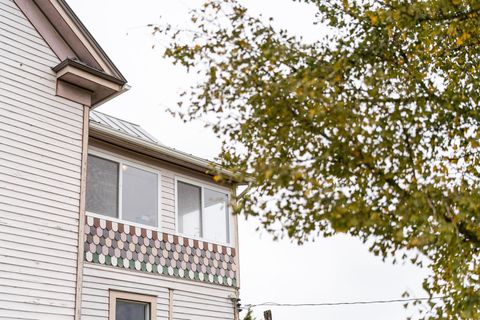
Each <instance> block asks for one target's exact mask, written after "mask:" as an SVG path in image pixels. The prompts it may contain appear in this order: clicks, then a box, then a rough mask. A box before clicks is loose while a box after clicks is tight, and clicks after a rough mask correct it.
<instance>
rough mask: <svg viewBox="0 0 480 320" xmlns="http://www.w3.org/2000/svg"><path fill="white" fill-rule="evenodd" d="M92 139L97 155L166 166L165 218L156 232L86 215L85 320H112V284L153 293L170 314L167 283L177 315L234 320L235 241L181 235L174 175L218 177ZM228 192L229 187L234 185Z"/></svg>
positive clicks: (160, 314) (163, 313)
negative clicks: (218, 241)
mask: <svg viewBox="0 0 480 320" xmlns="http://www.w3.org/2000/svg"><path fill="white" fill-rule="evenodd" d="M89 145H90V146H89V150H91V151H92V152H96V154H97V155H104V156H108V157H113V158H116V159H119V160H123V161H128V163H133V164H137V165H140V166H147V167H149V168H150V169H155V170H158V171H159V172H160V174H161V205H160V208H161V220H160V228H159V230H154V229H148V228H144V227H136V226H133V225H130V226H129V225H128V223H121V222H117V221H112V220H110V221H109V220H108V219H109V218H108V217H103V218H102V217H100V218H98V217H97V216H96V215H95V216H92V215H89V214H88V213H87V219H86V221H85V235H86V242H85V265H84V283H83V296H82V314H83V319H87V320H106V319H108V297H109V290H120V291H126V292H131V293H139V294H148V295H155V296H157V318H158V319H169V318H168V312H169V300H168V299H169V298H168V290H169V289H173V301H172V303H173V305H172V317H173V319H175V320H186V319H192V320H196V319H202V320H203V319H218V320H220V319H230V320H232V319H234V307H233V303H232V301H231V300H230V299H231V297H234V296H236V294H237V289H236V288H237V286H238V282H237V281H238V260H237V253H236V248H234V247H235V244H232V245H231V246H222V245H216V244H212V243H207V242H204V241H199V240H193V239H187V238H184V237H181V236H178V235H176V228H175V177H179V176H181V177H184V178H187V179H194V180H196V181H199V182H202V183H212V182H211V178H208V177H206V176H205V175H201V174H197V173H194V172H190V171H188V170H186V169H185V168H180V167H176V166H173V165H170V164H167V163H164V162H162V161H159V160H156V159H153V158H151V157H148V156H142V155H139V154H137V153H134V152H130V151H128V150H125V149H123V148H119V147H116V146H113V145H110V144H108V143H105V142H100V141H97V140H95V139H90V142H89ZM224 190H225V191H226V192H229V188H228V187H225V189H224ZM232 228H233V229H234V230H235V232H236V228H235V227H234V226H232ZM129 235H130V236H129ZM107 238H109V239H110V240H107ZM232 238H235V237H234V236H233V235H232ZM132 243H133V244H135V245H134V246H132ZM135 247H138V248H137V249H136V250H135V249H134V248H135ZM129 248H130V249H129ZM139 248H140V250H138V249H139ZM132 249H133V251H132ZM128 251H130V252H128ZM136 251H137V253H135V252H136ZM142 252H143V254H142ZM132 255H133V257H132Z"/></svg>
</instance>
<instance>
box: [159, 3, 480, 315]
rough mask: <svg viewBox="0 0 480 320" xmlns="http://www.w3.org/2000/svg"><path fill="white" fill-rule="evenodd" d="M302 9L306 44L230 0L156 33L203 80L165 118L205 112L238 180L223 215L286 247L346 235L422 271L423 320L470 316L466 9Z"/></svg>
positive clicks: (475, 53)
mask: <svg viewBox="0 0 480 320" xmlns="http://www.w3.org/2000/svg"><path fill="white" fill-rule="evenodd" d="M301 2H304V3H305V5H311V6H313V7H314V8H315V10H316V11H317V15H316V18H317V20H316V21H312V22H313V23H317V24H318V26H319V34H322V32H323V34H324V36H322V37H321V38H319V39H318V41H314V42H307V41H304V40H302V39H301V38H298V37H293V36H290V35H289V33H288V31H286V30H277V29H275V28H274V27H273V26H272V22H271V21H266V20H265V19H263V18H261V17H253V16H250V15H249V14H248V13H247V10H246V9H245V8H244V7H243V6H242V5H241V4H240V3H238V2H237V1H235V0H212V1H207V2H206V3H205V5H204V6H203V7H202V8H201V9H199V10H194V11H192V13H191V14H192V16H191V18H192V24H193V28H192V29H191V30H183V31H182V30H176V29H174V28H171V26H167V27H165V26H163V27H161V26H154V31H155V32H157V33H159V34H162V35H167V36H168V38H169V46H168V47H167V49H166V51H165V56H166V57H168V58H171V59H173V62H174V63H177V64H181V65H183V66H185V67H187V68H188V69H189V70H191V71H196V72H198V73H199V74H200V76H201V77H202V81H201V82H200V83H199V84H198V86H195V87H193V88H191V89H190V90H188V91H187V92H186V93H185V95H183V98H182V101H181V102H180V103H179V104H180V106H181V108H180V111H179V114H180V115H181V116H182V117H184V119H185V120H191V119H197V118H203V119H206V120H207V121H208V122H209V124H210V126H211V127H212V128H213V130H214V131H215V132H216V133H217V134H218V135H219V137H221V138H222V139H223V140H222V141H223V149H222V153H221V155H220V159H221V161H222V164H223V165H224V166H226V167H228V168H230V169H231V170H232V171H233V172H235V173H236V174H237V175H238V177H239V178H247V177H248V181H250V188H249V191H248V192H247V193H246V194H244V195H242V197H241V198H240V199H238V203H237V204H236V205H235V209H236V211H237V212H240V211H242V212H244V213H245V214H248V215H258V216H259V217H260V219H261V221H262V224H263V226H264V227H265V228H266V229H267V230H269V231H272V232H274V233H275V234H276V235H277V236H281V235H287V236H288V237H290V238H292V239H294V240H297V241H298V242H300V243H301V242H303V241H307V240H309V239H312V238H314V237H316V236H331V235H334V234H337V233H347V234H350V235H352V236H355V237H359V238H360V239H362V240H363V241H365V242H367V241H368V243H371V248H370V250H371V251H372V252H373V253H374V254H375V255H380V256H382V257H384V258H386V257H389V256H395V257H397V258H398V255H399V252H400V253H401V254H400V259H411V260H412V262H413V263H416V264H419V265H422V263H427V264H428V266H429V267H430V268H431V270H432V276H431V277H429V278H428V279H425V281H424V287H425V289H426V290H427V292H428V293H429V294H430V295H431V296H434V295H440V296H444V298H443V299H442V300H441V301H440V302H435V301H432V302H431V307H432V308H431V310H429V312H428V314H425V315H424V316H425V318H427V317H430V318H437V319H479V318H480V280H479V277H480V222H479V220H480V188H479V187H480V175H479V169H480V162H479V161H480V158H479V155H480V154H479V152H480V149H479V147H480V142H479V138H480V133H479V131H478V130H479V124H480V112H479V103H480V96H479V93H480V81H479V76H480V74H479V71H480V59H479V55H480V46H479V44H480V16H479V13H480V2H479V1H474V0H424V1H414V0H381V1H373V0H370V1H369V0H304V1H301ZM326 29H327V31H326V32H324V31H325V30H326ZM185 102H188V104H186V103H185ZM182 103H183V105H182ZM221 178H222V177H221V176H218V179H221ZM405 250H406V251H407V252H408V253H405V252H406V251H405ZM411 252H419V253H421V257H420V258H417V257H416V256H415V254H412V253H411ZM394 261H395V260H394Z"/></svg>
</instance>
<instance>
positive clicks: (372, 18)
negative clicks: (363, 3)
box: [368, 14, 378, 26]
mask: <svg viewBox="0 0 480 320" xmlns="http://www.w3.org/2000/svg"><path fill="white" fill-rule="evenodd" d="M368 17H369V18H370V23H371V24H372V25H374V26H376V25H377V24H378V16H376V15H375V14H369V15H368Z"/></svg>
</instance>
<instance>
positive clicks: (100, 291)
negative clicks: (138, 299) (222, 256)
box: [82, 263, 235, 320]
mask: <svg viewBox="0 0 480 320" xmlns="http://www.w3.org/2000/svg"><path fill="white" fill-rule="evenodd" d="M168 289H173V310H172V311H173V319H174V320H197V319H198V320H200V319H202V320H209V319H211V320H227V319H228V320H232V319H233V304H232V302H231V301H230V298H229V297H230V296H231V295H233V294H234V293H235V291H234V289H233V288H228V287H223V286H217V285H207V284H203V283H198V282H193V281H186V280H178V279H173V278H171V277H164V276H161V275H152V274H145V273H139V272H135V271H128V270H121V269H115V268H112V267H105V266H98V265H93V264H88V263H87V264H85V267H84V274H83V297H82V319H83V320H107V319H108V298H109V290H118V291H125V292H130V293H138V294H146V295H153V296H156V297H157V319H158V320H160V319H162V320H167V319H168V311H169V310H168V308H169V300H168V299H169V298H168Z"/></svg>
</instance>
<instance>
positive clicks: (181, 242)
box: [84, 217, 237, 287]
mask: <svg viewBox="0 0 480 320" xmlns="http://www.w3.org/2000/svg"><path fill="white" fill-rule="evenodd" d="M84 233H85V250H84V251H85V260H86V261H87V262H92V263H98V264H103V265H108V266H113V267H117V268H125V269H132V270H137V271H143V272H149V273H158V274H162V275H166V276H171V277H177V278H182V279H188V280H194V281H202V282H208V283H214V284H220V285H225V286H233V287H235V286H236V285H237V281H236V272H237V265H236V263H235V259H234V257H235V255H236V252H235V248H231V247H227V246H221V245H217V244H213V243H208V242H204V241H199V240H193V239H188V238H185V237H181V236H177V235H173V234H168V233H162V232H158V231H156V230H150V229H146V228H140V227H135V226H130V225H127V224H123V223H117V222H114V221H109V220H105V219H99V218H94V217H86V219H85V230H84Z"/></svg>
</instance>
